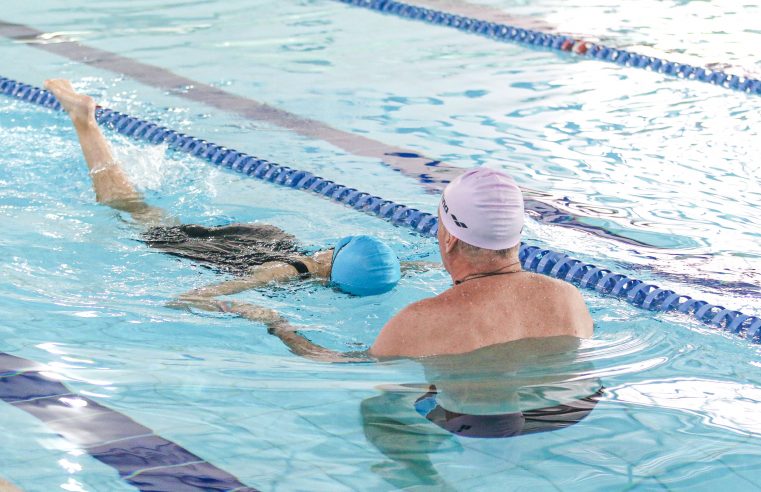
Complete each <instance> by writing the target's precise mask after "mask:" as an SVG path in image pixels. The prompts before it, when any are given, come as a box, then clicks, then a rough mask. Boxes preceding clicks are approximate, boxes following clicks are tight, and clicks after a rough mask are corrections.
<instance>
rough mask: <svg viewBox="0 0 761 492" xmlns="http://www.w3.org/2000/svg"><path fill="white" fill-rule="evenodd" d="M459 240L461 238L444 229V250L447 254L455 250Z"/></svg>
mask: <svg viewBox="0 0 761 492" xmlns="http://www.w3.org/2000/svg"><path fill="white" fill-rule="evenodd" d="M457 241H459V239H457V238H456V237H454V235H453V234H450V233H449V231H447V230H446V229H445V230H444V251H445V252H446V253H447V254H449V253H451V252H452V251H454V248H455V246H457Z"/></svg>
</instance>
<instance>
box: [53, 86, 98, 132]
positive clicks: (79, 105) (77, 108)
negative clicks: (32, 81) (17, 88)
mask: <svg viewBox="0 0 761 492" xmlns="http://www.w3.org/2000/svg"><path fill="white" fill-rule="evenodd" d="M45 88H46V89H47V90H49V91H50V92H52V93H53V95H54V96H55V97H56V99H58V102H60V103H61V106H63V109H65V110H66V112H67V113H69V116H70V117H71V121H72V123H74V125H75V126H79V127H87V126H90V125H93V124H96V122H95V101H94V100H93V98H91V97H90V96H87V95H84V94H79V93H78V92H77V91H75V90H74V87H72V86H71V82H69V81H68V80H65V79H49V80H46V81H45Z"/></svg>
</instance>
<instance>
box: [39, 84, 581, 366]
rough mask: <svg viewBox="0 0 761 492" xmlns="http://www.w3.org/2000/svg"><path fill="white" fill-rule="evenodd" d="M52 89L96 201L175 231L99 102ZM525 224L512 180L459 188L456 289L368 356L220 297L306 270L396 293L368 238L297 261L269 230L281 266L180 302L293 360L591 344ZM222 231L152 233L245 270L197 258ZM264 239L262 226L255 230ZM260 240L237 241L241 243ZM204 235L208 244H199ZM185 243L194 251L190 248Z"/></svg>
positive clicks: (451, 248) (451, 247) (173, 249)
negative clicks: (126, 160) (260, 332)
mask: <svg viewBox="0 0 761 492" xmlns="http://www.w3.org/2000/svg"><path fill="white" fill-rule="evenodd" d="M45 86H46V87H47V88H48V89H49V90H50V91H51V92H53V94H55V96H56V97H57V98H58V100H59V101H60V102H61V104H62V105H63V107H64V109H66V110H67V111H68V112H69V114H70V116H71V119H72V123H73V124H74V127H75V129H76V130H77V135H78V136H79V141H80V144H81V146H82V151H83V153H84V155H85V160H86V161H87V164H88V166H89V168H90V175H91V176H92V179H93V186H94V188H95V192H96V197H97V199H98V201H99V202H102V203H106V204H108V205H110V206H112V207H114V208H116V209H119V210H124V211H127V212H130V213H131V214H132V216H133V217H134V218H135V219H136V220H138V221H140V222H142V223H145V224H147V225H153V226H154V227H155V225H156V224H161V223H165V221H166V219H165V215H164V214H163V212H162V211H161V210H160V209H156V208H154V207H151V206H149V205H147V204H146V203H145V202H144V201H143V200H142V197H141V196H140V194H139V193H138V192H137V191H136V190H135V189H134V187H133V186H132V184H131V183H130V182H129V181H128V180H127V178H126V176H125V175H124V173H123V172H122V170H121V169H120V168H119V166H118V165H117V164H116V162H115V161H114V158H113V156H112V155H111V152H110V149H109V147H108V143H107V141H106V140H105V138H104V137H103V135H102V133H101V132H100V130H99V128H98V126H97V123H96V121H95V118H94V111H95V103H94V102H93V100H92V99H91V98H90V97H88V96H85V95H81V94H77V93H76V92H75V91H74V90H73V88H72V87H71V84H69V83H68V82H67V81H63V80H53V81H47V82H46V84H45ZM523 215H524V210H523V197H522V194H521V191H520V189H519V188H518V186H517V185H516V184H515V182H514V180H513V179H512V178H511V177H510V176H508V175H507V174H505V173H503V172H500V171H496V170H492V169H488V168H477V169H472V170H470V171H467V172H465V173H464V174H463V175H461V176H459V177H458V178H457V179H455V180H454V181H452V183H450V184H449V185H448V186H447V188H446V189H445V190H444V192H443V193H442V196H441V202H440V205H439V229H438V243H439V251H440V253H441V258H442V261H443V264H444V268H445V269H446V270H447V272H448V273H449V274H450V276H451V277H452V281H453V283H454V285H453V286H452V287H451V288H450V289H448V290H446V291H444V292H442V293H441V294H439V295H437V296H435V297H432V298H429V299H423V300H421V301H418V302H415V303H413V304H411V305H409V306H407V307H406V308H404V309H403V310H402V311H400V312H399V313H397V314H396V315H395V316H394V317H393V318H391V320H389V321H388V323H386V325H385V326H384V327H383V329H382V330H381V332H380V334H379V335H378V337H377V339H376V340H375V342H374V343H373V345H372V347H371V348H370V349H369V350H368V351H366V352H360V353H356V352H353V353H342V352H336V351H332V350H329V349H326V348H323V347H320V346H318V345H316V344H314V343H312V342H311V341H310V340H308V339H306V338H305V337H303V336H301V335H300V334H299V333H298V332H297V331H296V329H295V328H294V327H292V326H290V325H289V323H288V321H287V320H286V319H285V318H283V317H282V316H280V315H279V314H278V313H276V312H275V311H272V310H270V309H266V308H261V307H257V306H252V305H248V304H245V303H240V302H224V301H219V300H217V299H216V297H217V296H221V295H229V294H234V293H237V292H241V291H243V290H247V289H251V288H256V287H259V286H262V285H265V284H267V283H269V282H272V281H284V280H288V279H291V278H293V277H296V276H298V275H301V274H306V273H309V274H312V275H316V276H319V277H325V278H330V279H331V281H332V282H333V283H334V284H335V285H337V286H338V287H339V288H341V289H342V290H344V291H346V292H348V293H351V294H356V295H373V294H379V293H383V292H387V291H388V290H390V289H391V288H393V287H394V285H396V283H397V281H398V280H399V276H400V275H399V264H398V260H396V257H395V256H393V253H391V251H390V248H388V246H386V245H385V244H382V243H380V242H379V241H377V240H376V239H374V238H368V237H367V236H359V237H355V238H345V239H344V240H342V241H341V242H339V243H338V245H337V246H336V247H335V248H334V249H333V250H327V251H322V252H318V253H316V254H315V255H313V256H312V257H311V258H308V257H304V256H297V257H296V258H294V256H295V255H296V253H295V252H294V251H293V249H292V248H293V246H292V243H291V246H289V247H285V248H280V247H272V245H273V244H278V243H282V242H285V243H288V242H289V241H290V240H291V239H292V238H291V237H290V236H288V235H285V234H284V233H282V231H279V229H276V228H271V226H269V228H268V229H267V231H265V232H268V233H269V236H266V237H265V239H267V240H266V241H264V242H265V243H266V244H269V245H270V248H269V250H267V251H265V254H262V253H261V251H259V248H258V247H257V248H255V249H256V251H255V252H254V254H253V255H252V256H254V257H256V259H257V260H261V259H262V257H263V258H264V259H265V260H274V261H257V262H256V267H255V268H253V269H249V270H247V274H246V276H245V277H243V278H241V279H239V280H231V281H228V282H223V283H220V284H216V285H212V286H209V287H205V288H201V289H196V290H193V291H191V292H188V293H187V294H184V295H182V296H181V297H180V299H179V302H178V303H175V304H174V305H175V306H192V307H196V308H199V309H204V310H209V311H225V312H233V313H236V314H239V315H241V316H243V317H246V318H248V319H251V320H253V321H258V322H262V323H264V324H265V325H267V327H268V331H269V333H271V334H274V335H277V336H278V337H279V338H280V339H281V340H283V342H284V343H285V344H286V345H287V346H288V347H289V348H290V349H291V350H292V351H293V352H294V353H296V354H298V355H302V356H305V357H309V358H312V359H316V360H322V361H329V362H349V361H357V360H368V358H390V357H426V356H432V355H445V354H461V353H467V352H472V351H474V350H477V349H479V348H482V347H487V346H490V345H496V344H501V343H507V342H511V341H515V340H521V339H526V338H543V337H554V336H572V337H577V338H588V337H591V336H592V331H593V327H592V318H591V316H590V314H589V310H588V309H587V307H586V304H585V303H584V299H583V297H582V296H581V293H580V292H579V291H578V289H576V288H575V287H574V286H572V285H571V284H567V283H564V282H561V281H559V280H555V279H552V278H549V277H545V276H542V275H537V274H534V273H530V272H524V271H522V270H521V266H520V261H519V260H518V251H519V248H520V236H521V231H522V229H523ZM237 227H239V228H240V227H244V226H237ZM196 229H201V230H200V231H197V230H196ZM221 229H224V228H215V229H209V228H201V227H200V226H176V227H170V228H166V227H165V228H160V229H153V231H155V232H156V234H152V233H150V232H149V234H148V237H147V242H148V244H149V245H151V246H154V247H158V248H161V249H164V250H165V251H167V252H169V253H170V254H175V255H178V256H184V257H191V258H194V259H198V260H200V261H205V262H207V263H214V264H215V265H216V264H218V263H222V264H223V265H224V264H226V263H233V264H235V263H237V261H236V260H235V259H234V258H233V259H230V258H229V256H230V255H228V258H226V259H225V260H224V261H221V262H219V261H209V258H207V257H206V256H205V254H204V253H203V252H202V253H197V252H196V251H195V249H197V247H198V244H203V243H204V242H208V241H211V240H213V238H214V237H216V236H220V235H221V236H223V237H224V236H225V235H226V234H225V231H221V232H220V230H221ZM273 229H274V231H273ZM257 231H260V229H259V228H256V229H255V230H254V231H252V232H257ZM278 233H279V234H282V235H281V236H279V235H278ZM172 234H175V235H179V237H178V238H175V237H173V236H172ZM156 235H158V236H159V237H155V236H156ZM250 236H251V234H249V235H248V237H243V238H240V237H237V238H236V239H237V241H236V242H238V243H239V242H243V241H245V240H246V239H248V238H250ZM198 238H200V240H195V239H198ZM187 244H190V245H191V246H184V245H187ZM286 246H287V245H286ZM283 251H285V253H283ZM233 253H235V251H233ZM233 256H234V254H233ZM244 256H245V255H244ZM213 260H216V259H213Z"/></svg>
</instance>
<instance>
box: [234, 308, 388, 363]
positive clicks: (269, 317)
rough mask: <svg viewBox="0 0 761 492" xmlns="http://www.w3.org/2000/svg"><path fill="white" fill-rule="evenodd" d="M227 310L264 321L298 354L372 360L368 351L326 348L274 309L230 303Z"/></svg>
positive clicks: (321, 359)
mask: <svg viewBox="0 0 761 492" xmlns="http://www.w3.org/2000/svg"><path fill="white" fill-rule="evenodd" d="M230 304H231V305H230V307H229V308H228V309H226V310H225V312H229V313H235V314H238V315H240V316H242V317H244V318H246V319H250V320H251V321H256V322H259V323H264V324H265V325H266V326H267V333H269V334H270V335H275V336H276V337H278V338H279V339H280V340H282V341H283V343H284V344H285V345H286V346H287V347H288V348H289V349H290V350H291V352H293V353H294V354H296V355H300V356H301V357H305V358H307V359H312V360H315V361H318V362H343V363H345V362H372V361H373V360H374V359H373V358H372V357H371V356H370V355H369V354H368V353H367V351H355V352H338V351H335V350H330V349H326V348H325V347H321V346H319V345H317V344H316V343H314V342H312V341H311V340H309V339H308V338H306V337H305V336H303V335H301V334H300V333H298V332H297V331H296V328H295V327H294V326H292V325H291V324H290V323H289V322H288V320H287V319H285V318H284V317H283V316H281V315H280V314H279V313H277V312H276V311H273V310H272V309H266V308H261V307H258V306H254V305H251V304H244V303H230Z"/></svg>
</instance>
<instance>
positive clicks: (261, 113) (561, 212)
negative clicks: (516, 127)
mask: <svg viewBox="0 0 761 492" xmlns="http://www.w3.org/2000/svg"><path fill="white" fill-rule="evenodd" d="M0 36H4V37H7V38H10V39H13V40H16V41H20V42H24V43H25V45H26V46H29V47H32V48H37V49H40V50H43V51H47V52H49V53H53V54H56V55H59V56H62V57H64V58H69V59H70V60H74V61H76V62H79V63H83V64H86V65H90V66H92V67H95V68H98V69H102V70H107V71H110V72H114V73H118V74H120V75H124V76H127V77H130V78H132V79H134V80H137V81H138V82H141V83H143V84H145V85H148V86H151V87H154V88H158V89H163V90H165V91H167V92H169V93H171V94H172V95H174V96H177V97H181V98H185V99H189V100H191V101H194V102H200V103H202V104H205V105H207V106H211V107H213V108H216V109H220V110H222V111H226V112H229V113H234V114H238V115H240V116H243V117H245V118H247V119H249V120H258V121H264V122H267V123H270V124H273V125H276V126H279V127H281V128H286V129H288V130H290V131H292V132H294V133H296V134H298V135H302V136H305V137H309V138H313V139H316V140H322V141H325V142H327V143H329V144H331V145H334V146H335V147H337V148H339V149H341V150H343V151H345V152H347V153H349V154H353V155H357V156H360V157H368V158H373V159H379V160H380V161H381V162H383V163H384V164H386V165H388V166H390V167H391V168H392V169H394V170H395V171H398V172H401V173H402V174H403V175H405V176H408V177H411V178H414V179H415V180H417V181H418V182H420V183H421V184H422V185H423V187H424V188H426V189H427V190H428V191H430V192H441V191H442V190H443V189H444V187H445V186H446V184H447V183H449V181H450V180H451V179H454V178H455V177H456V176H458V175H460V174H461V173H462V172H463V171H464V169H463V168H459V167H456V166H452V165H450V164H447V163H444V162H441V161H437V160H433V159H430V158H428V157H425V156H423V155H420V154H418V153H416V152H414V151H412V150H409V149H403V148H400V147H394V146H391V145H387V144H384V143H383V142H379V141H377V140H373V139H370V138H367V137H363V136H361V135H355V134H353V133H349V132H345V131H343V130H339V129H337V128H333V127H331V126H329V125H327V124H325V123H322V122H319V121H316V120H311V119H307V118H302V117H300V116H298V115H295V114H292V113H289V112H287V111H284V110H282V109H278V108H275V107H273V106H269V105H267V104H264V103H261V102H258V101H255V100H253V99H249V98H246V97H243V96H239V95H237V94H233V93H230V92H227V91H224V90H222V89H219V88H217V87H214V86H211V85H208V84H204V83H203V82H198V81H196V80H193V79H189V78H187V77H183V76H181V75H177V74H175V73H173V72H171V71H169V70H167V69H165V68H161V67H157V66H154V65H149V64H146V63H142V62H140V61H137V60H133V59H131V58H127V57H124V56H121V55H118V54H116V53H112V52H109V51H105V50H101V49H99V48H93V47H90V46H86V45H83V44H81V43H78V42H76V41H71V40H68V39H66V38H61V37H56V38H55V39H50V36H49V35H46V33H44V32H42V31H39V30H37V29H34V28H32V27H29V26H25V25H22V24H13V23H9V22H5V21H2V20H0ZM522 191H523V194H524V202H525V207H526V211H527V212H528V213H529V214H530V215H531V216H532V217H533V218H534V219H535V220H537V221H538V222H541V223H544V224H552V225H556V226H560V227H567V228H570V229H575V230H581V231H586V232H588V233H590V234H594V235H596V236H599V237H604V238H607V239H612V240H614V241H619V242H622V243H625V244H628V245H631V246H637V247H646V248H653V249H661V248H660V247H658V246H657V245H654V244H650V243H646V242H642V241H639V240H637V239H636V238H633V237H627V236H624V235H621V234H620V233H618V234H617V233H613V232H610V231H608V230H607V229H605V227H604V226H602V225H595V224H590V223H589V222H590V220H610V219H611V218H616V217H618V216H617V211H616V210H615V209H605V208H604V207H601V206H598V205H588V204H583V203H577V202H574V201H572V200H570V199H569V198H568V197H564V198H562V199H559V198H557V197H554V196H552V195H550V194H549V193H545V192H541V191H537V190H528V189H523V190H522ZM551 202H554V203H551ZM572 210H576V211H582V212H590V211H594V213H582V214H578V213H576V212H573V211H572ZM599 217H603V219H599Z"/></svg>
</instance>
